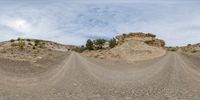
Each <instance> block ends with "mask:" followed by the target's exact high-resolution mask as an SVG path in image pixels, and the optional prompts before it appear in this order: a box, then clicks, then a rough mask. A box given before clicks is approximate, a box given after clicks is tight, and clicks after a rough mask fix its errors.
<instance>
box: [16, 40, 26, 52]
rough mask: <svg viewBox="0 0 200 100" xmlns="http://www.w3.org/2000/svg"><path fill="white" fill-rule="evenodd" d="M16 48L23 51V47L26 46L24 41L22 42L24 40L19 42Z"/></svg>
mask: <svg viewBox="0 0 200 100" xmlns="http://www.w3.org/2000/svg"><path fill="white" fill-rule="evenodd" d="M18 46H19V49H20V50H24V48H25V46H26V43H25V41H24V40H19V42H18Z"/></svg>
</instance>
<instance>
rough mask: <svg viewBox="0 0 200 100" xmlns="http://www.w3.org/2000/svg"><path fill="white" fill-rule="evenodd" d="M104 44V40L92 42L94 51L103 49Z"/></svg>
mask: <svg viewBox="0 0 200 100" xmlns="http://www.w3.org/2000/svg"><path fill="white" fill-rule="evenodd" d="M105 42H106V40H105V39H96V40H94V45H95V49H97V50H98V49H103V45H104V43H105Z"/></svg>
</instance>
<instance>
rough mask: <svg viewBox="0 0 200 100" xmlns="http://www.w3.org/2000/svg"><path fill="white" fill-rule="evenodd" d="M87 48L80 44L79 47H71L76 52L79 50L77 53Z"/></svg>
mask: <svg viewBox="0 0 200 100" xmlns="http://www.w3.org/2000/svg"><path fill="white" fill-rule="evenodd" d="M86 49H87V48H86V47H85V46H83V45H82V46H81V47H76V48H74V49H72V50H73V51H76V52H79V53H82V52H83V51H85V50H86Z"/></svg>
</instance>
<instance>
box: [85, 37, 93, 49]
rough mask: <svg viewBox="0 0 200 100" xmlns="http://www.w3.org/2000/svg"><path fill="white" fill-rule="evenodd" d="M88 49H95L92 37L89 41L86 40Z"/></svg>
mask: <svg viewBox="0 0 200 100" xmlns="http://www.w3.org/2000/svg"><path fill="white" fill-rule="evenodd" d="M86 49H88V50H93V49H94V44H93V42H92V41H91V40H90V39H88V40H87V42H86Z"/></svg>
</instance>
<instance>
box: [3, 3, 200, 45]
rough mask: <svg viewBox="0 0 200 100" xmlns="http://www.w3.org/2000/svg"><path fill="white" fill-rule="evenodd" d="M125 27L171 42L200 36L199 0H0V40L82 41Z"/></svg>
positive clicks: (195, 39)
mask: <svg viewBox="0 0 200 100" xmlns="http://www.w3.org/2000/svg"><path fill="white" fill-rule="evenodd" d="M128 32H152V33H155V34H156V35H157V36H158V37H159V38H161V39H164V40H165V41H166V42H167V45H170V46H174V45H185V44H188V43H197V42H200V1H197V0H196V1H194V0H193V1H192V0H188V1H186V0H170V1H163V0H154V1H151V2H149V1H147V0H139V1H134V0H129V1H128V0H101V1H100V0H96V1H95V0H0V41H4V40H9V39H12V38H18V37H23V38H37V39H45V40H51V41H56V42H59V43H63V44H76V45H81V44H84V42H85V41H86V40H87V39H88V38H90V39H95V38H111V37H113V36H115V35H117V34H121V33H128Z"/></svg>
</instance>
